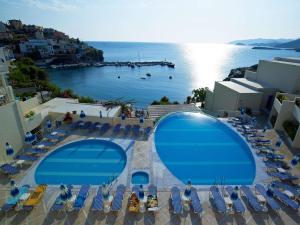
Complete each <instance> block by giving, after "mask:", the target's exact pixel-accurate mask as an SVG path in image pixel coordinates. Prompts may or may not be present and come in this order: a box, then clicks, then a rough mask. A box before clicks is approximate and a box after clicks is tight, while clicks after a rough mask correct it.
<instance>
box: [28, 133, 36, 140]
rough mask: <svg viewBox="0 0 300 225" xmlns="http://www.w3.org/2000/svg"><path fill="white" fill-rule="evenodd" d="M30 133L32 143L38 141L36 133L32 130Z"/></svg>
mask: <svg viewBox="0 0 300 225" xmlns="http://www.w3.org/2000/svg"><path fill="white" fill-rule="evenodd" d="M29 133H30V139H31V143H32V142H34V141H36V135H35V134H32V133H31V132H29Z"/></svg>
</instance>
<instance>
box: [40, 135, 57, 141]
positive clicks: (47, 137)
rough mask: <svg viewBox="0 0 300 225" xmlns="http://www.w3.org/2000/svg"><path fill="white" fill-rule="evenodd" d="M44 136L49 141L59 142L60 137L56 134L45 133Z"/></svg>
mask: <svg viewBox="0 0 300 225" xmlns="http://www.w3.org/2000/svg"><path fill="white" fill-rule="evenodd" d="M44 138H46V139H47V141H51V142H59V141H60V138H59V137H58V136H57V135H52V134H46V135H45V136H44Z"/></svg>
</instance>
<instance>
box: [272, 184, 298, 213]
mask: <svg viewBox="0 0 300 225" xmlns="http://www.w3.org/2000/svg"><path fill="white" fill-rule="evenodd" d="M273 195H274V196H275V197H276V198H277V199H278V200H279V201H281V202H282V203H283V204H285V205H287V206H289V207H291V208H292V209H294V210H298V209H299V207H300V205H299V204H298V202H296V201H294V200H292V199H290V198H289V197H288V196H287V195H286V194H284V193H282V192H281V191H279V190H277V189H276V188H274V189H273Z"/></svg>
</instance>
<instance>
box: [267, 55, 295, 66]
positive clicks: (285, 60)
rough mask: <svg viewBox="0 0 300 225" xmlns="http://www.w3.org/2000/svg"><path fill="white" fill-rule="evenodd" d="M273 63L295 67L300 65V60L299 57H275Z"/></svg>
mask: <svg viewBox="0 0 300 225" xmlns="http://www.w3.org/2000/svg"><path fill="white" fill-rule="evenodd" d="M273 62H281V63H289V64H293V65H295V64H296V65H299V64H300V58H297V57H275V58H274V60H273Z"/></svg>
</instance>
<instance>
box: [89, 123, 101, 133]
mask: <svg viewBox="0 0 300 225" xmlns="http://www.w3.org/2000/svg"><path fill="white" fill-rule="evenodd" d="M100 128H101V123H99V122H96V123H93V124H92V126H91V127H90V131H91V132H92V131H96V130H100Z"/></svg>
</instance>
